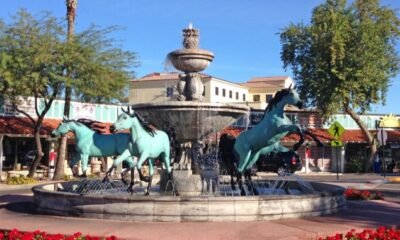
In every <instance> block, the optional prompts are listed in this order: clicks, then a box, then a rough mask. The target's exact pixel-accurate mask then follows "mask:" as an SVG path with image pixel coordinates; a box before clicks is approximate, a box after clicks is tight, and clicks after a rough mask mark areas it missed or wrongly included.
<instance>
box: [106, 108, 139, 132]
mask: <svg viewBox="0 0 400 240" xmlns="http://www.w3.org/2000/svg"><path fill="white" fill-rule="evenodd" d="M121 109H122V112H123V113H121V114H120V115H119V116H118V118H117V121H116V122H115V123H114V124H113V125H111V127H110V131H111V132H117V131H120V130H124V129H129V128H131V126H132V124H133V118H134V117H136V113H135V112H134V111H133V113H131V111H130V109H129V107H128V111H126V110H124V109H123V108H121Z"/></svg>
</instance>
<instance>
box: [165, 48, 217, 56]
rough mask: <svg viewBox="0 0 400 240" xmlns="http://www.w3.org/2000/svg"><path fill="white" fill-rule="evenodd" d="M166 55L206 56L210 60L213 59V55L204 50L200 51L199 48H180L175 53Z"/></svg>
mask: <svg viewBox="0 0 400 240" xmlns="http://www.w3.org/2000/svg"><path fill="white" fill-rule="evenodd" d="M168 55H174V56H176V55H201V56H203V55H206V56H209V57H211V59H212V58H214V53H212V52H210V51H208V50H205V49H200V48H182V49H177V50H175V51H172V52H170V53H169V54H168Z"/></svg>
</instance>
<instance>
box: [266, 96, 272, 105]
mask: <svg viewBox="0 0 400 240" xmlns="http://www.w3.org/2000/svg"><path fill="white" fill-rule="evenodd" d="M271 99H272V94H267V95H265V101H266V102H267V103H269V100H271Z"/></svg>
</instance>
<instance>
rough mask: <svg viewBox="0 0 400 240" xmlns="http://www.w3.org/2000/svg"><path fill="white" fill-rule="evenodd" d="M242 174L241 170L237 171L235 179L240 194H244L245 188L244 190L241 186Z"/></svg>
mask: <svg viewBox="0 0 400 240" xmlns="http://www.w3.org/2000/svg"><path fill="white" fill-rule="evenodd" d="M242 175H243V174H242V172H240V171H238V172H237V179H236V181H237V183H238V185H239V189H240V195H242V196H246V190H244V187H243V180H242Z"/></svg>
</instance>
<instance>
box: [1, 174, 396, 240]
mask: <svg viewBox="0 0 400 240" xmlns="http://www.w3.org/2000/svg"><path fill="white" fill-rule="evenodd" d="M341 177H342V180H340V181H339V182H335V176H331V175H326V176H324V175H318V176H305V177H303V178H305V179H307V180H310V179H311V180H315V181H324V182H332V183H335V184H339V185H342V186H349V187H360V188H365V189H379V190H381V189H382V190H383V192H384V193H385V191H387V192H388V193H389V192H391V193H392V195H391V197H390V198H389V201H386V200H385V201H349V202H348V209H347V210H344V211H342V212H339V213H336V214H332V215H326V216H320V217H305V218H298V219H283V220H274V221H260V222H226V223H225V222H216V223H212V222H204V223H140V222H122V221H111V220H95V219H80V218H71V217H68V218H66V217H57V216H49V215H37V214H34V213H33V211H34V210H33V204H32V202H31V199H32V197H31V194H30V193H29V191H24V190H23V188H18V187H14V188H13V187H9V186H5V185H4V184H0V228H1V229H12V228H18V229H20V230H26V231H29V230H36V229H40V230H42V231H46V232H50V233H63V234H71V233H74V232H77V231H79V232H82V233H83V234H90V235H98V236H108V235H116V236H117V237H119V238H122V239H174V240H180V239H207V240H211V239H224V240H225V239H246V240H252V239H287V240H289V239H317V238H318V237H319V236H325V235H329V234H333V233H336V232H341V233H345V232H346V231H348V230H350V229H352V228H355V229H363V228H374V227H378V226H381V225H385V226H391V225H400V204H399V203H400V201H399V199H400V184H389V185H388V184H386V183H385V179H383V177H381V176H378V175H372V174H370V175H348V174H345V175H342V176H341ZM25 189H26V187H25ZM28 189H29V188H28Z"/></svg>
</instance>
